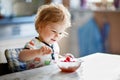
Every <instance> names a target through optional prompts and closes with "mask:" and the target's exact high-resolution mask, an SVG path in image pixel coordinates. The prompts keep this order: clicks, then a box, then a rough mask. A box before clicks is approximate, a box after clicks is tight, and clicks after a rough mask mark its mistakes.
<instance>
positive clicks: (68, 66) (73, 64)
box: [57, 58, 82, 72]
mask: <svg viewBox="0 0 120 80" xmlns="http://www.w3.org/2000/svg"><path fill="white" fill-rule="evenodd" d="M63 60H64V59H60V60H59V61H58V62H57V65H58V67H59V68H60V69H61V71H62V72H74V71H76V70H77V69H78V68H79V67H80V65H81V62H82V60H80V59H76V58H75V59H74V60H73V61H70V62H64V61H63Z"/></svg>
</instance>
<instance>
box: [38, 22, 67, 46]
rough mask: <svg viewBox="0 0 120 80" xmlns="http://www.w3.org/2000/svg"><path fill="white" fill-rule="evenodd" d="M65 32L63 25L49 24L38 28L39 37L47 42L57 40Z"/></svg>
mask: <svg viewBox="0 0 120 80" xmlns="http://www.w3.org/2000/svg"><path fill="white" fill-rule="evenodd" d="M64 33H65V27H64V25H60V24H51V25H47V26H45V27H43V28H40V29H39V38H40V40H41V41H44V42H46V43H47V44H53V43H55V42H58V41H59V40H60V39H61V38H62V37H63V36H64Z"/></svg>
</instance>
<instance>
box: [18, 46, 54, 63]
mask: <svg viewBox="0 0 120 80" xmlns="http://www.w3.org/2000/svg"><path fill="white" fill-rule="evenodd" d="M51 53H52V49H51V48H50V47H48V46H42V47H41V48H40V49H32V50H29V49H24V50H23V51H21V52H20V54H19V59H20V60H21V61H29V60H32V59H34V58H35V57H38V56H42V55H45V54H51Z"/></svg>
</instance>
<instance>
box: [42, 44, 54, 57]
mask: <svg viewBox="0 0 120 80" xmlns="http://www.w3.org/2000/svg"><path fill="white" fill-rule="evenodd" d="M40 53H42V54H43V55H45V54H51V53H53V51H52V49H51V48H50V47H48V46H42V47H41V48H40Z"/></svg>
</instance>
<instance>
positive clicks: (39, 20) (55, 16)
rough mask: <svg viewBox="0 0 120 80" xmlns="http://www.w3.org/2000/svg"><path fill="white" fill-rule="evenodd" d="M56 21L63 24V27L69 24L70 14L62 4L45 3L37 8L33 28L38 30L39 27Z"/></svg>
mask: <svg viewBox="0 0 120 80" xmlns="http://www.w3.org/2000/svg"><path fill="white" fill-rule="evenodd" d="M52 23H58V24H63V25H65V28H68V27H70V26H71V15H70V13H69V11H68V9H67V8H66V7H64V6H63V4H53V3H51V4H46V5H42V6H40V7H39V8H38V11H37V14H36V18H35V28H36V31H37V32H38V29H39V27H44V26H45V25H48V24H52Z"/></svg>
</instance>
